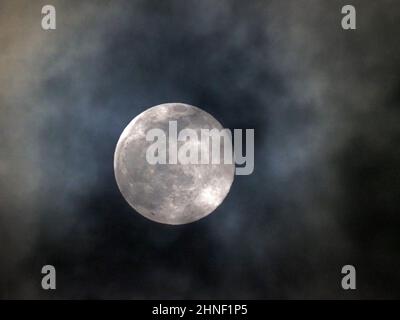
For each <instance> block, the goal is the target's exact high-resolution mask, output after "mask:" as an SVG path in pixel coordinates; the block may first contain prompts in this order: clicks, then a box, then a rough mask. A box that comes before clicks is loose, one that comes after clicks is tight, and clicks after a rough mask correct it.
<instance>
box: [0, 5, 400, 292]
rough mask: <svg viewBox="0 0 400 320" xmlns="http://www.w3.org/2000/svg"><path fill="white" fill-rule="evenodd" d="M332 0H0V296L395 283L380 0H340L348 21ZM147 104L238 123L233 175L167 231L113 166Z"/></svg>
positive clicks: (385, 33) (397, 142)
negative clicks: (176, 106) (246, 159)
mask: <svg viewBox="0 0 400 320" xmlns="http://www.w3.org/2000/svg"><path fill="white" fill-rule="evenodd" d="M45 4H52V5H54V6H55V7H56V10H57V29H56V30H53V31H44V30H42V28H41V18H42V15H41V8H42V6H43V5H45ZM346 4H349V3H348V2H347V1H336V0H335V1H329V2H328V1H322V0H318V1H317V0H291V1H284V0H273V1H267V0H249V1H239V0H218V1H215V0H201V1H198V0H197V1H196V0H175V1H170V0H169V1H161V0H159V1H153V0H140V1H128V0H126V1H120V0H115V1H105V0H104V1H89V0H84V1H71V0H68V1H60V0H51V1H28V0H1V2H0V298H8V299H11V298H17V299H56V298H57V299H87V298H91V299H95V298H98V299H197V298H209V299H224V298H225V299H267V298H274V299H275V298H284V299H303V298H305V299H312V298H318V299H331V298H340V299H356V298H373V299H374V298H400V231H399V229H400V211H399V208H400V205H399V200H400V169H399V165H400V77H399V75H400V40H399V39H400V38H399V30H400V3H399V1H396V0H393V1H390V0H381V1H373V0H362V1H361V0H353V1H351V4H352V5H354V6H355V7H356V10H357V30H354V31H345V30H343V29H342V27H341V19H342V17H343V15H342V14H341V8H342V6H344V5H346ZM167 102H182V103H187V104H191V105H194V106H198V107H200V108H202V109H203V110H205V111H207V112H209V113H210V114H211V115H213V116H214V117H215V118H216V119H217V120H218V121H219V122H220V123H221V124H222V125H223V126H224V127H226V128H230V129H234V128H243V129H245V128H252V129H254V130H255V169H254V172H253V174H252V175H250V176H236V177H235V181H234V183H233V185H232V188H231V191H230V193H229V194H228V196H227V198H226V199H225V201H224V202H223V203H222V205H221V206H220V207H219V208H218V209H217V210H216V211H215V212H214V213H212V214H211V215H209V216H208V217H206V218H204V219H202V220H200V221H198V222H195V223H192V224H188V225H181V226H170V225H163V224H158V223H155V222H152V221H150V220H147V219H145V218H144V217H142V216H141V215H139V214H138V213H136V212H135V211H134V210H133V209H132V208H131V207H130V206H129V205H128V203H127V202H126V201H125V200H124V198H123V197H122V195H121V193H120V192H119V190H118V187H117V185H116V182H115V178H114V171H113V157H114V150H115V146H116V143H117V141H118V138H119V136H120V134H121V132H122V130H123V129H124V128H125V126H126V125H127V124H128V123H129V122H130V121H131V120H132V119H133V118H134V117H135V116H136V115H138V114H139V113H141V112H142V111H144V110H146V109H147V108H149V107H151V106H154V105H158V104H161V103H167ZM45 264H51V265H54V266H55V267H56V270H57V290H55V291H44V290H43V289H42V288H41V279H42V274H41V268H42V266H43V265H45ZM346 264H351V265H354V266H355V267H356V270H357V290H354V291H352V290H350V291H345V290H343V289H342V288H341V279H342V274H341V268H342V266H343V265H346Z"/></svg>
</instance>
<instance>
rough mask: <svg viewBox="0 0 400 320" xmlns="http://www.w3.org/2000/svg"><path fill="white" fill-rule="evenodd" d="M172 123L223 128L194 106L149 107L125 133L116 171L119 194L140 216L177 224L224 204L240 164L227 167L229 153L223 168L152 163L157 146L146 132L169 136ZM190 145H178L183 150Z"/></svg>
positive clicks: (117, 152)
mask: <svg viewBox="0 0 400 320" xmlns="http://www.w3.org/2000/svg"><path fill="white" fill-rule="evenodd" d="M170 121H176V122H177V126H178V127H177V129H178V132H180V131H181V130H183V129H186V128H188V129H192V130H195V131H196V132H198V133H199V134H200V130H201V129H210V130H211V129H218V130H222V129H223V127H222V125H221V124H220V123H219V122H218V121H217V120H216V119H215V118H213V117H212V116H211V115H210V114H208V113H207V112H205V111H203V110H201V109H199V108H197V107H194V106H191V105H187V104H182V103H167V104H161V105H158V106H155V107H152V108H149V109H147V110H145V111H144V112H142V113H141V114H139V115H138V116H137V117H135V118H134V119H133V120H132V121H131V122H130V123H129V124H128V126H127V127H126V128H125V129H124V131H123V132H122V134H121V136H120V138H119V140H118V143H117V147H116V150H115V154H114V173H115V178H116V181H117V184H118V187H119V190H120V191H121V193H122V195H123V196H124V198H125V199H126V201H127V202H128V203H129V205H130V206H131V207H133V208H134V209H135V210H136V211H137V212H139V213H140V214H141V215H143V216H144V217H146V218H148V219H150V220H153V221H156V222H159V223H165V224H172V225H177V224H185V223H190V222H194V221H196V220H199V219H201V218H203V217H205V216H207V215H209V214H210V213H211V212H213V211H214V210H215V209H216V208H217V207H218V206H219V205H220V204H221V203H222V201H223V200H224V198H225V197H226V195H227V194H228V192H229V190H230V187H231V185H232V183H233V179H234V173H235V165H234V164H232V163H230V164H226V163H224V161H223V159H222V158H223V154H224V153H223V152H221V153H220V154H221V161H219V163H218V164H212V163H209V164H180V163H177V164H168V163H167V164H150V163H149V162H148V161H147V160H146V151H147V149H148V148H149V146H150V145H152V144H153V143H154V142H153V141H147V140H146V133H147V132H148V130H150V129H154V128H158V129H161V130H163V131H164V132H166V133H167V132H168V126H169V122H170ZM167 140H168V139H167ZM184 143H185V142H182V141H178V148H179V147H180V146H181V145H183V144H184ZM229 143H232V142H231V141H229ZM221 147H223V146H221Z"/></svg>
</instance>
